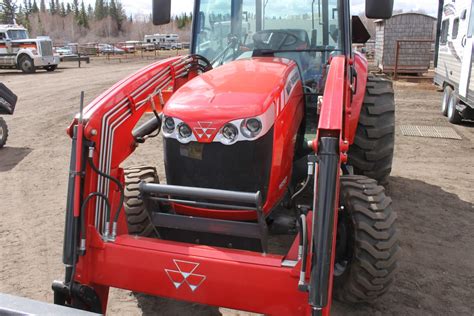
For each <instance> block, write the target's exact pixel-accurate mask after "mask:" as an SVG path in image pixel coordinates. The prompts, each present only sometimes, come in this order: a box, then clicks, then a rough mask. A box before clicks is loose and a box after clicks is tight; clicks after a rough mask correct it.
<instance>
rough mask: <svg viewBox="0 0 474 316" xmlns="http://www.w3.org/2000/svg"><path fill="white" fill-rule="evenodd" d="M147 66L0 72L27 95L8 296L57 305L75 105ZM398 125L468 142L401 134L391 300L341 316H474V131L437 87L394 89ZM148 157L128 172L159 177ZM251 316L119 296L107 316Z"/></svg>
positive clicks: (0, 213)
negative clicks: (447, 110)
mask: <svg viewBox="0 0 474 316" xmlns="http://www.w3.org/2000/svg"><path fill="white" fill-rule="evenodd" d="M148 62H149V61H146V60H125V61H122V62H120V63H119V61H117V60H113V61H105V60H102V61H96V60H93V61H92V63H91V64H89V65H85V66H84V67H83V68H80V69H79V68H74V67H73V66H74V65H73V64H69V65H67V66H66V67H67V68H64V67H63V68H61V69H59V70H58V71H56V72H53V73H46V72H38V73H37V74H35V75H22V74H20V73H18V72H16V71H1V70H0V81H1V82H3V83H5V84H6V85H7V86H8V87H9V88H11V89H12V90H13V91H14V92H15V93H17V94H18V96H19V102H18V105H17V111H16V113H15V115H14V116H12V117H5V119H6V120H7V122H8V124H9V127H10V138H9V141H8V144H7V147H6V148H4V149H2V150H1V151H0V188H1V189H0V244H1V247H0V292H5V293H9V294H14V295H20V296H24V297H28V298H32V299H36V300H42V301H48V302H51V301H52V292H51V288H50V285H51V281H52V280H54V279H61V278H62V277H63V267H62V264H61V252H62V238H63V235H62V234H63V222H64V206H65V201H66V185H67V170H68V159H69V151H70V139H69V138H68V137H67V136H66V133H65V129H66V127H67V126H68V125H69V123H70V121H71V118H72V117H73V115H74V114H75V113H76V111H77V109H78V99H79V98H78V96H79V92H80V91H81V90H84V91H85V92H86V101H87V102H89V101H91V100H92V99H93V98H94V97H95V96H97V95H98V94H99V93H100V92H102V91H103V90H105V89H106V88H108V87H110V86H111V85H112V84H113V83H115V82H116V81H118V80H120V79H122V78H123V77H125V76H126V75H128V74H130V73H131V72H133V71H135V70H137V69H139V68H141V67H143V66H144V65H146V64H147V63H148ZM395 88H396V106H397V113H396V115H397V119H396V121H397V124H398V125H401V124H403V125H406V124H410V125H437V126H451V127H453V128H454V129H455V130H456V132H457V133H458V134H459V135H461V136H462V140H439V139H431V138H417V137H407V136H402V135H401V133H400V131H399V129H398V127H397V134H396V148H395V161H394V169H393V173H392V177H391V178H390V184H389V187H388V191H389V194H390V195H391V197H392V199H393V207H394V209H395V210H396V211H397V212H398V227H399V229H400V231H401V234H400V241H401V247H402V256H401V258H400V269H399V273H398V277H397V279H396V281H395V283H394V285H393V287H392V289H391V290H390V291H389V292H388V293H387V295H385V296H384V297H382V298H380V299H379V300H377V301H376V302H375V303H374V304H372V305H361V306H347V305H342V304H339V303H337V302H336V303H335V304H334V308H333V312H334V314H336V315H347V314H351V315H473V314H474V251H473V248H472V245H473V244H474V234H473V223H474V209H473V202H474V194H473V192H474V190H473V185H474V160H473V153H474V124H472V123H465V124H463V125H459V126H454V125H450V124H449V123H448V122H447V119H446V118H445V117H443V116H442V115H441V114H440V110H439V108H440V106H439V104H440V102H441V93H439V92H437V91H436V90H435V89H434V88H433V86H431V85H430V84H415V83H402V82H400V83H397V84H396V85H395ZM155 146H156V144H154V145H153V146H150V145H148V146H142V147H140V148H139V149H138V150H137V152H136V154H135V155H134V156H133V157H132V159H131V160H130V161H127V163H126V164H135V163H146V162H148V163H152V164H156V165H158V166H159V173H160V175H161V176H164V171H163V168H162V163H161V161H162V154H161V143H160V144H158V146H156V147H155ZM191 313H192V314H194V315H219V313H222V314H225V315H246V314H247V313H242V312H235V311H231V310H226V309H220V310H218V309H216V308H210V307H206V306H197V305H190V304H186V303H182V302H175V301H170V300H166V299H160V298H152V297H149V296H146V295H133V294H131V293H130V292H127V291H122V290H116V289H114V290H112V292H111V295H110V299H109V311H108V314H109V315H142V314H143V315H186V314H191Z"/></svg>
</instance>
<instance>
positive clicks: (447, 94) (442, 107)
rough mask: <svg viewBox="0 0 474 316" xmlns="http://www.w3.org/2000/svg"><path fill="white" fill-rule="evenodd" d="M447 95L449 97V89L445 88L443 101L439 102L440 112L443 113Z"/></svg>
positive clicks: (447, 99)
mask: <svg viewBox="0 0 474 316" xmlns="http://www.w3.org/2000/svg"><path fill="white" fill-rule="evenodd" d="M449 97H450V93H449V89H448V88H446V89H444V95H443V102H442V103H441V112H443V113H446V110H447V106H448V101H449Z"/></svg>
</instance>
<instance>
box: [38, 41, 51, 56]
mask: <svg viewBox="0 0 474 316" xmlns="http://www.w3.org/2000/svg"><path fill="white" fill-rule="evenodd" d="M40 47H41V55H42V56H53V43H51V41H41V42H40Z"/></svg>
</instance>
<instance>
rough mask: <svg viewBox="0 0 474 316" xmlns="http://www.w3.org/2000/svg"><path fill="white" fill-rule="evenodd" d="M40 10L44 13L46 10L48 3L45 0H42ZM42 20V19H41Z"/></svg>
mask: <svg viewBox="0 0 474 316" xmlns="http://www.w3.org/2000/svg"><path fill="white" fill-rule="evenodd" d="M40 11H41V12H42V13H45V12H46V4H45V3H44V0H40ZM39 22H40V21H39Z"/></svg>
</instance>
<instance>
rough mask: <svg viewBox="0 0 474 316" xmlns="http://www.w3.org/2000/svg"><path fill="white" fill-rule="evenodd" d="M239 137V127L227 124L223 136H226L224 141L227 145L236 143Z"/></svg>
mask: <svg viewBox="0 0 474 316" xmlns="http://www.w3.org/2000/svg"><path fill="white" fill-rule="evenodd" d="M238 135H239V131H238V130H237V127H235V125H233V124H226V125H225V126H224V128H223V129H222V136H224V139H225V140H226V142H227V143H232V142H234V141H235V140H236V139H237V136H238Z"/></svg>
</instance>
